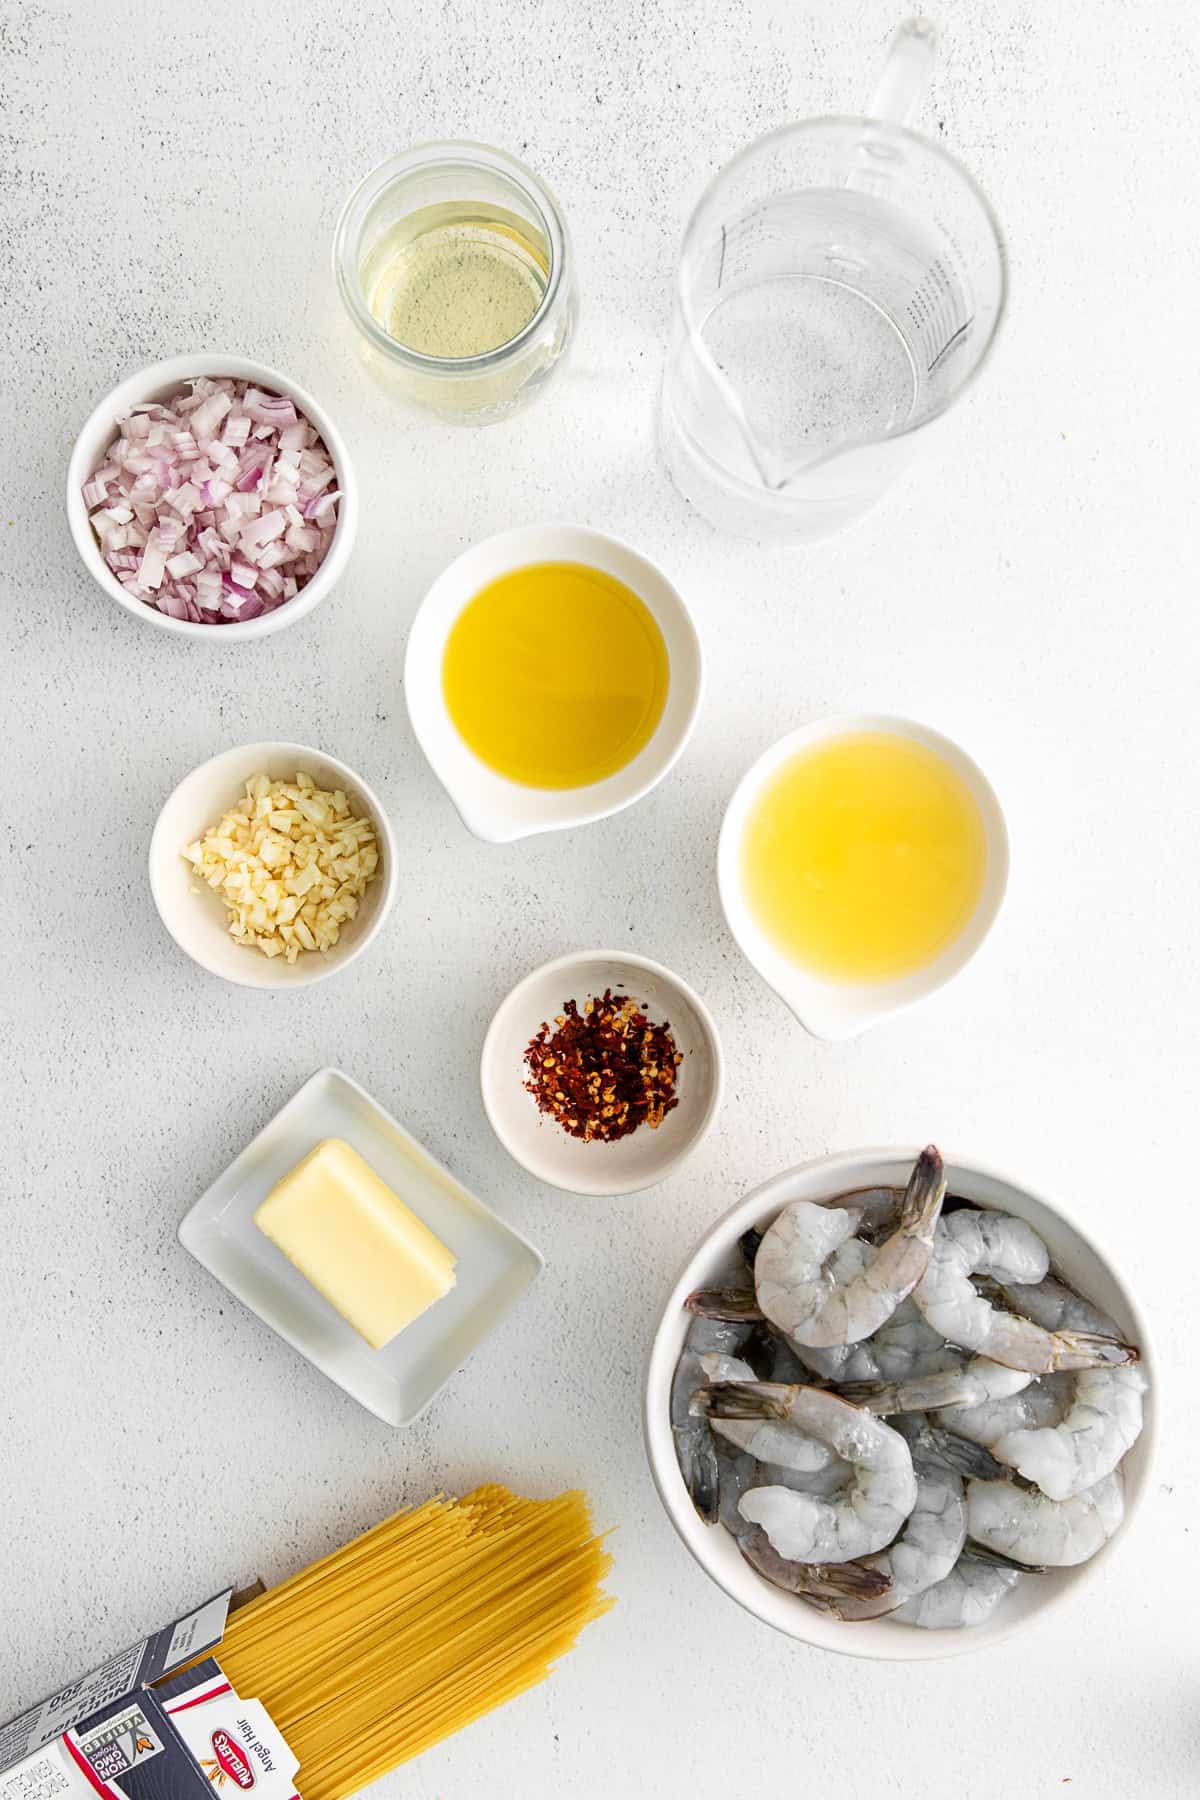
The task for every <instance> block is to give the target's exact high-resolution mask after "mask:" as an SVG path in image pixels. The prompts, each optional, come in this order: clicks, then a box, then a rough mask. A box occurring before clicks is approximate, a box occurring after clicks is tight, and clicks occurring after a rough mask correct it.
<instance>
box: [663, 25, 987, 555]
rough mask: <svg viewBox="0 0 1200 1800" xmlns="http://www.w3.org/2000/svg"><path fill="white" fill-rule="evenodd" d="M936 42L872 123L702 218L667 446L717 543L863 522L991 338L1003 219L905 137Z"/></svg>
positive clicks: (773, 142)
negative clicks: (719, 535)
mask: <svg viewBox="0 0 1200 1800" xmlns="http://www.w3.org/2000/svg"><path fill="white" fill-rule="evenodd" d="M934 44H935V37H934V31H933V27H932V26H931V25H930V24H929V22H928V21H927V20H924V19H913V20H910V21H909V22H908V24H906V25H904V26H902V27H901V28H900V30H899V31H898V32H897V34H896V36H895V38H894V39H893V42H892V45H891V49H890V51H889V54H888V58H887V61H886V63H885V66H884V70H883V75H882V79H881V80H880V83H879V86H878V88H877V89H876V93H875V97H874V100H873V102H872V105H871V109H870V116H869V117H867V118H827V119H811V120H807V121H805V122H803V123H801V124H795V125H785V126H783V127H782V128H781V129H780V130H778V131H773V132H771V133H769V134H768V135H767V136H766V137H764V138H760V139H759V140H758V141H757V142H756V143H754V144H751V145H750V146H749V147H748V148H747V149H745V150H743V151H742V152H741V154H740V155H739V156H736V157H735V158H734V160H733V161H732V162H731V163H729V164H728V165H727V166H726V167H725V168H724V169H722V170H721V172H720V173H719V174H718V175H717V176H716V178H715V180H714V181H713V182H712V183H711V185H710V186H709V188H708V190H707V192H706V193H705V194H704V196H703V198H702V199H701V201H700V204H699V206H698V207H697V208H696V211H695V213H694V214H693V215H692V218H691V221H690V223H689V225H688V227H687V231H686V232H685V234H684V240H683V248H682V252H681V255H680V260H679V269H678V276H677V281H676V291H675V308H674V320H673V326H672V336H671V343H670V349H669V352H668V356H667V364H666V372H665V376H664V380H663V389H662V411H661V426H660V430H661V442H662V449H663V456H664V458H665V460H666V464H667V467H668V468H669V470H670V472H671V474H672V476H673V478H674V480H675V483H676V485H677V486H678V487H679V488H680V490H681V491H682V493H683V494H684V495H685V497H686V498H687V499H688V500H690V501H691V502H692V504H693V505H694V506H696V507H697V508H698V510H699V511H700V512H702V513H703V514H704V515H705V516H706V517H707V518H708V519H710V520H711V521H712V523H713V524H714V525H717V526H718V527H720V528H721V529H723V530H727V531H732V532H737V533H739V534H740V535H742V536H746V537H755V538H815V537H821V536H824V535H825V534H827V533H828V532H831V531H834V530H837V529H838V528H839V527H840V526H842V525H845V524H846V523H848V522H849V521H850V520H851V519H853V518H856V517H857V516H858V515H859V514H860V513H862V512H865V511H866V509H867V508H868V507H869V506H871V505H872V503H873V502H874V501H875V500H877V499H878V498H879V496H880V494H881V493H882V492H883V490H884V488H885V487H886V486H887V485H888V483H889V482H890V481H891V480H892V479H893V478H894V477H895V475H896V474H897V473H898V471H899V470H900V468H901V467H902V466H903V463H904V461H905V460H906V458H907V456H908V454H909V453H910V451H911V449H912V448H913V447H914V445H915V444H916V442H917V441H918V440H919V438H920V437H921V436H922V434H923V433H924V432H925V431H926V430H927V429H928V427H929V426H930V425H932V424H933V423H934V421H935V420H937V419H938V418H940V417H941V416H942V414H943V413H945V412H946V410H947V409H948V408H949V407H950V406H951V405H953V403H954V401H955V400H956V399H957V398H958V396H959V395H960V394H961V393H962V392H963V390H964V389H965V388H966V386H967V385H968V383H969V382H970V381H971V380H972V378H973V377H974V376H975V374H976V373H977V372H978V370H979V369H980V367H981V366H982V364H983V362H984V360H985V358H986V356H987V353H988V350H989V349H990V347H991V344H992V342H993V340H994V338H995V335H996V329H997V326H998V325H999V323H1000V318H1001V315H1002V313H1003V310H1004V298H1005V270H1004V253H1003V247H1002V243H1001V238H1000V231H999V227H998V226H997V223H996V220H995V217H994V216H993V214H992V210H991V208H990V206H989V205H988V202H987V200H986V199H985V197H984V195H983V194H982V193H981V191H980V189H979V188H978V186H977V185H976V183H975V182H974V180H973V179H972V177H971V176H970V175H969V174H968V173H967V171H966V170H965V169H964V168H963V167H962V165H961V164H960V163H958V162H956V161H955V159H954V158H953V157H952V156H950V155H948V154H947V152H946V151H944V150H942V149H941V148H940V147H939V146H938V145H936V144H934V143H931V142H929V141H928V140H927V139H925V138H922V137H919V136H918V135H917V134H916V133H915V132H913V131H910V130H909V129H908V128H907V127H906V125H905V120H906V119H907V118H908V116H909V114H910V113H911V112H912V111H913V110H914V108H915V106H916V104H917V102H918V100H919V99H920V97H921V95H922V93H923V91H924V89H925V86H926V83H927V80H928V76H929V73H930V70H931V69H932V66H933V58H934Z"/></svg>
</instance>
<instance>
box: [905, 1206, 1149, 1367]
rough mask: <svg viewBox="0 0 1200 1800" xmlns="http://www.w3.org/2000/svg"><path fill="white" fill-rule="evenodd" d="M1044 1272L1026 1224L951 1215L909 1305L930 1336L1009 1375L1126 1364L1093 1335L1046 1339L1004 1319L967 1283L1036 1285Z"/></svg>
mask: <svg viewBox="0 0 1200 1800" xmlns="http://www.w3.org/2000/svg"><path fill="white" fill-rule="evenodd" d="M1048 1266H1049V1256H1048V1254H1047V1251H1046V1246H1045V1245H1044V1244H1043V1243H1042V1240H1041V1239H1040V1238H1039V1237H1038V1235H1037V1233H1036V1232H1035V1231H1034V1230H1033V1228H1032V1226H1030V1225H1027V1224H1026V1223H1025V1221H1024V1219H1016V1218H1013V1216H1012V1215H1011V1214H1010V1213H1001V1212H968V1211H963V1212H956V1213H951V1214H950V1215H949V1217H948V1218H943V1219H941V1220H940V1221H939V1222H938V1228H937V1232H936V1234H935V1236H934V1243H933V1254H932V1256H931V1257H930V1259H929V1266H928V1268H927V1269H926V1271H925V1273H924V1275H923V1276H922V1277H921V1279H920V1281H919V1282H918V1283H917V1285H916V1287H915V1288H914V1289H913V1299H914V1300H915V1301H916V1303H917V1305H918V1306H919V1307H920V1309H921V1311H922V1312H923V1313H924V1314H925V1317H926V1319H927V1320H928V1322H929V1324H930V1325H932V1327H933V1329H934V1330H935V1331H939V1332H941V1334H942V1336H943V1337H945V1338H948V1339H950V1340H951V1342H953V1343H955V1344H961V1345H962V1347H963V1349H964V1350H975V1351H978V1352H979V1353H980V1354H981V1355H983V1356H987V1357H990V1358H991V1360H992V1361H993V1362H999V1363H1005V1364H1007V1366H1008V1367H1009V1368H1012V1369H1028V1370H1030V1371H1032V1373H1034V1374H1044V1373H1046V1372H1048V1371H1049V1370H1052V1369H1086V1368H1092V1367H1094V1366H1096V1365H1098V1364H1102V1363H1103V1364H1113V1363H1123V1362H1128V1361H1129V1359H1130V1357H1131V1356H1133V1355H1135V1354H1136V1352H1135V1351H1133V1350H1132V1349H1131V1348H1130V1346H1129V1345H1127V1344H1121V1343H1118V1342H1117V1341H1116V1340H1115V1339H1114V1338H1110V1337H1101V1336H1098V1335H1096V1334H1095V1333H1093V1332H1075V1331H1061V1332H1060V1331H1047V1330H1046V1328H1045V1326H1042V1325H1037V1324H1035V1323H1034V1321H1033V1320H1032V1319H1028V1318H1023V1317H1020V1316H1018V1315H1017V1314H1016V1313H1009V1312H1002V1311H1000V1310H999V1309H998V1308H997V1307H994V1306H993V1305H992V1304H991V1302H990V1301H988V1300H986V1299H985V1298H984V1296H983V1295H982V1294H980V1293H979V1292H978V1291H977V1290H976V1288H975V1287H974V1286H973V1285H972V1282H971V1277H972V1275H985V1276H990V1277H991V1278H992V1279H993V1280H996V1281H1001V1282H1003V1281H1024V1282H1040V1281H1041V1280H1042V1279H1043V1278H1044V1276H1045V1274H1046V1271H1047V1268H1048Z"/></svg>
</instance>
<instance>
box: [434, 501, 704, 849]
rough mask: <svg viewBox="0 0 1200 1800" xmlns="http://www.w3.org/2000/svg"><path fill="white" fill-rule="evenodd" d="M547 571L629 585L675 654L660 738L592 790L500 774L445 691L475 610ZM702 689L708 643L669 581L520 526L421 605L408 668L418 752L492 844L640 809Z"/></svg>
mask: <svg viewBox="0 0 1200 1800" xmlns="http://www.w3.org/2000/svg"><path fill="white" fill-rule="evenodd" d="M546 562H566V563H584V564H586V565H587V566H588V567H589V568H593V569H599V570H601V571H602V572H603V573H604V574H606V575H612V576H615V578H616V579H617V580H618V581H622V582H624V583H625V585H626V587H628V588H631V589H632V590H633V592H634V593H635V594H636V595H637V596H638V598H639V599H640V600H641V601H642V602H643V604H644V605H645V606H646V607H647V608H648V610H649V611H650V613H651V614H652V615H653V617H654V619H655V622H656V623H657V625H658V628H659V630H660V631H661V632H662V635H663V641H664V643H665V644H666V649H667V658H668V663H669V675H668V686H667V699H666V704H665V706H664V707H663V714H662V718H661V719H660V720H659V722H658V725H657V727H656V729H655V731H654V734H653V736H652V737H651V738H650V740H649V742H648V743H647V744H645V745H644V746H643V747H642V749H641V750H640V751H639V752H638V754H637V755H636V756H635V757H634V758H633V759H632V760H631V761H630V762H628V763H626V764H625V766H624V768H621V769H618V770H617V771H616V773H615V774H613V775H609V776H607V777H606V778H605V780H603V781H596V782H591V783H590V784H589V785H587V786H586V787H574V788H539V787H526V786H524V785H523V784H522V783H520V782H516V781H509V780H507V779H506V777H504V776H503V775H499V774H497V773H496V771H495V770H494V769H490V768H489V767H488V766H487V764H486V763H484V762H482V761H481V760H480V759H479V757H478V756H476V754H475V752H474V751H473V750H472V749H471V748H470V746H469V745H468V744H467V743H465V742H464V740H463V738H462V737H461V736H460V735H459V733H458V730H457V728H456V727H455V724H454V721H453V720H452V718H451V717H450V712H449V709H448V707H447V705H446V697H445V692H444V689H443V685H442V659H443V657H444V655H445V650H446V639H447V637H448V636H449V634H450V630H451V628H452V626H453V625H454V622H455V620H456V619H457V618H458V616H459V614H460V613H461V612H462V610H463V608H464V606H466V605H467V603H468V601H470V600H473V599H474V597H475V595H476V594H478V593H479V591H480V589H481V588H484V587H486V586H487V585H488V583H489V582H492V581H496V580H498V579H499V578H500V577H501V576H502V575H507V574H510V573H511V572H512V571H513V570H514V569H522V568H526V567H528V566H529V565H530V564H533V563H546ZM703 683H704V675H703V659H702V655H701V649H700V639H699V637H698V635H697V633H696V628H695V626H694V625H693V623H692V619H691V615H690V613H689V612H688V610H687V607H686V606H685V605H684V603H683V600H682V599H681V598H680V595H679V594H678V592H677V591H676V589H675V588H674V587H673V586H672V584H671V583H670V582H669V581H668V580H667V578H666V576H665V575H664V574H663V573H662V571H661V570H660V569H657V568H656V567H655V565H654V564H653V563H652V562H650V561H649V560H648V559H647V558H646V557H644V556H642V555H641V553H640V552H639V551H637V550H634V549H632V548H631V547H630V546H629V545H628V544H623V543H621V542H620V540H619V539H617V538H613V537H609V536H608V535H607V533H605V532H602V531H591V530H588V529H587V528H585V527H583V526H579V525H528V526H519V527H517V528H516V529H515V530H512V531H502V532H500V533H499V534H498V535H497V536H496V537H490V538H485V539H484V541H483V542H482V543H480V544H474V545H472V547H471V548H470V549H469V550H466V551H464V552H463V554H462V555H461V556H460V557H458V558H457V559H456V560H455V561H454V562H452V563H451V564H450V566H449V568H448V569H445V570H443V572H442V573H441V574H440V575H439V576H438V578H437V580H436V581H435V582H434V584H433V586H432V587H431V588H430V590H429V592H428V593H427V594H426V596H425V598H424V600H423V601H422V602H421V605H420V607H419V608H418V610H417V616H416V618H415V619H414V620H413V624H412V630H411V631H410V632H409V637H408V649H407V651H406V653H405V659H404V695H405V700H406V703H407V705H408V716H409V718H410V720H411V721H412V728H413V731H414V732H415V734H416V738H417V742H418V743H419V744H420V746H421V748H422V750H423V751H424V752H425V755H426V757H427V759H428V761H429V765H430V767H431V768H432V770H433V772H434V774H435V775H436V776H437V778H438V780H439V781H440V782H441V784H442V786H443V787H444V788H445V790H446V792H447V793H448V794H449V796H450V798H451V800H452V801H453V802H454V805H455V807H456V808H457V810H458V814H459V817H460V818H461V819H462V822H463V824H464V825H465V826H466V827H467V830H468V831H471V832H474V834H475V836H476V837H477V838H482V839H483V840H484V842H485V843H490V844H508V843H513V842H514V841H515V840H516V839H517V838H523V837H534V836H535V835H537V834H538V833H539V832H543V831H563V830H566V829H568V828H570V827H571V826H574V825H587V824H590V823H591V822H592V821H593V820H595V819H605V818H607V817H608V816H609V814H610V813H615V812H620V811H621V810H622V808H624V807H626V806H632V805H633V803H634V801H635V800H640V799H641V798H642V795H643V794H647V793H649V791H650V789H651V788H652V787H655V786H656V785H657V784H658V782H660V781H661V780H662V778H663V776H664V775H666V774H667V772H668V771H669V770H670V769H671V768H673V766H674V764H675V763H676V761H677V760H678V758H679V756H680V755H681V754H682V752H683V748H684V746H685V744H686V743H687V741H688V738H689V737H690V736H691V733H692V727H693V725H694V724H695V722H696V714H697V712H698V711H699V708H700V698H701V693H702V690H703Z"/></svg>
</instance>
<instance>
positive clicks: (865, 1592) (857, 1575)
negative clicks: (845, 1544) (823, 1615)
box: [738, 1525, 892, 1618]
mask: <svg viewBox="0 0 1200 1800" xmlns="http://www.w3.org/2000/svg"><path fill="white" fill-rule="evenodd" d="M738 1548H739V1549H740V1550H741V1553H742V1555H743V1556H744V1557H745V1559H746V1561H747V1562H748V1563H749V1564H750V1567H751V1568H752V1569H757V1571H758V1573H759V1574H760V1575H761V1576H762V1577H763V1578H764V1580H766V1581H769V1582H770V1583H771V1585H772V1586H773V1587H777V1588H782V1589H783V1590H784V1592H785V1593H788V1594H799V1595H801V1596H802V1597H803V1598H804V1599H805V1600H811V1601H812V1603H813V1605H814V1606H819V1607H821V1608H822V1609H823V1610H825V1611H827V1612H831V1613H833V1614H834V1615H835V1616H837V1617H839V1618H840V1617H841V1614H840V1613H839V1612H838V1601H839V1600H848V1601H849V1600H853V1601H858V1602H860V1603H863V1602H866V1601H878V1600H882V1599H884V1598H885V1596H886V1595H888V1594H890V1593H891V1591H892V1577H891V1576H890V1575H889V1574H888V1573H887V1572H886V1570H884V1569H871V1568H868V1567H867V1566H866V1565H865V1564H863V1563H856V1562H844V1563H797V1562H789V1561H788V1560H787V1558H786V1557H783V1556H780V1554H779V1552H778V1551H777V1550H775V1549H773V1548H772V1546H771V1540H770V1539H769V1538H768V1536H767V1534H766V1532H765V1531H764V1530H763V1529H762V1527H761V1525H755V1526H754V1527H753V1528H752V1529H751V1530H750V1531H748V1532H747V1533H746V1534H745V1535H744V1536H743V1537H742V1538H741V1539H740V1540H739V1544H738Z"/></svg>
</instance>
